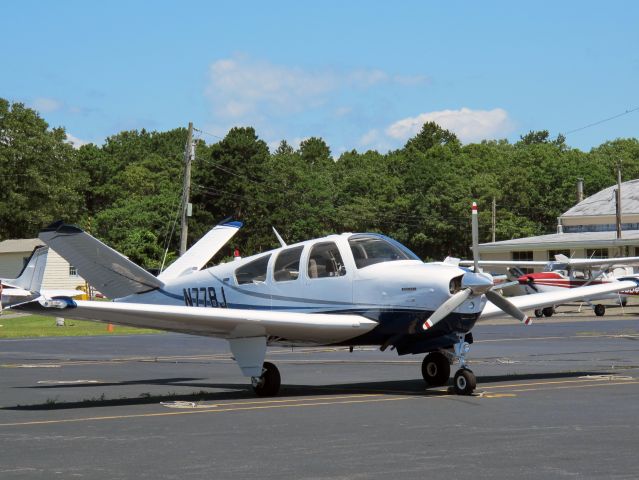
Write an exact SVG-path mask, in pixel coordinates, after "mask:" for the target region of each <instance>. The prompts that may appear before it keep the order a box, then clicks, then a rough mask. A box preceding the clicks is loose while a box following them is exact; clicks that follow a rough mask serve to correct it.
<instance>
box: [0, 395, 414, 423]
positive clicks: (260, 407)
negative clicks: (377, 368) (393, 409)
mask: <svg viewBox="0 0 639 480" xmlns="http://www.w3.org/2000/svg"><path fill="white" fill-rule="evenodd" d="M412 398H419V397H392V398H371V399H361V400H344V401H340V402H314V403H291V404H287V405H282V404H278V405H256V406H246V407H234V408H215V409H206V410H189V411H179V412H162V413H141V414H132V415H110V416H104V417H83V418H67V419H61V420H34V421H30V422H16V423H0V427H18V426H27V425H52V424H60V423H77V422H97V421H105V420H124V419H130V418H148V417H168V416H174V415H194V414H198V413H223V412H237V411H245V410H267V409H274V408H298V407H315V406H326V405H347V404H356V403H376V402H393V401H400V400H410V399H412Z"/></svg>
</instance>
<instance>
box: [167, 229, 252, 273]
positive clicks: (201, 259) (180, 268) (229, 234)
mask: <svg viewBox="0 0 639 480" xmlns="http://www.w3.org/2000/svg"><path fill="white" fill-rule="evenodd" d="M242 225H243V224H242V222H224V223H221V224H219V225H216V226H215V227H213V229H211V230H210V231H209V233H207V234H206V235H204V236H203V237H202V238H201V239H200V240H198V241H197V243H196V244H195V245H193V246H192V247H191V248H189V249H188V250H187V251H186V252H184V255H182V256H181V257H179V258H178V259H177V260H175V261H174V262H173V263H172V264H171V265H169V266H168V267H167V268H166V269H165V270H164V271H163V272H162V273H160V274H159V275H158V279H159V280H161V281H163V282H166V281H167V280H170V279H173V278H177V277H180V276H182V275H186V274H189V273H192V272H195V271H198V270H201V269H202V267H204V265H206V263H207V262H208V261H209V260H210V259H211V258H213V255H215V254H216V253H217V252H218V251H219V250H220V248H222V247H223V246H224V245H226V243H227V242H228V241H229V240H230V239H231V238H233V236H234V235H235V234H236V233H237V231H238V230H239V229H240V228H242Z"/></svg>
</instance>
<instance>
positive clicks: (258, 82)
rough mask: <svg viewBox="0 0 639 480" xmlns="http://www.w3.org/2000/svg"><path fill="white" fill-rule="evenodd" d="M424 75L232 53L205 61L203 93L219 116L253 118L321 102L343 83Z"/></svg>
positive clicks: (361, 85)
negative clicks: (308, 66) (326, 66)
mask: <svg viewBox="0 0 639 480" xmlns="http://www.w3.org/2000/svg"><path fill="white" fill-rule="evenodd" d="M424 81H426V78H425V77H421V76H415V77H402V76H392V75H390V74H388V73H386V72H384V71H382V70H379V69H357V70H351V71H347V72H339V71H336V70H331V69H315V70H305V69H302V68H299V67H289V66H284V65H275V64H273V63H270V62H267V61H260V60H254V59H251V58H249V57H247V56H239V55H238V56H234V57H232V58H225V59H221V60H218V61H216V62H214V63H212V64H211V66H210V67H209V82H208V85H207V87H206V90H205V94H206V96H207V97H208V98H209V99H210V100H211V102H212V105H213V109H214V112H215V113H216V114H217V115H219V116H220V117H223V118H226V119H242V118H247V117H250V118H251V120H252V121H254V120H255V118H256V117H260V116H269V117H272V116H274V115H290V114H292V113H297V112H301V111H304V110H307V109H309V108H318V107H322V106H324V105H325V104H326V103H327V102H328V101H329V100H330V99H331V95H336V94H338V93H339V92H340V91H343V90H346V89H367V88H372V87H375V86H379V85H382V84H397V85H402V86H405V85H409V84H415V83H421V82H424ZM341 108H347V107H341Z"/></svg>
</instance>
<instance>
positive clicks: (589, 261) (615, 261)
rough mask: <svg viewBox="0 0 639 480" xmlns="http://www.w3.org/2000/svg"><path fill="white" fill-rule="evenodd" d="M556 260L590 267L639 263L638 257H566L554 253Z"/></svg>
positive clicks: (575, 265)
mask: <svg viewBox="0 0 639 480" xmlns="http://www.w3.org/2000/svg"><path fill="white" fill-rule="evenodd" d="M555 258H556V259H557V261H558V262H563V263H567V264H569V265H570V266H572V267H590V266H597V265H602V266H607V267H612V266H615V265H619V266H626V265H639V257H616V258H568V257H566V256H565V255H555Z"/></svg>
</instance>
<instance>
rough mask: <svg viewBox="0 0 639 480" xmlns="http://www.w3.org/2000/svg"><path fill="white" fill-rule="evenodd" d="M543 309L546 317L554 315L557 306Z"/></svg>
mask: <svg viewBox="0 0 639 480" xmlns="http://www.w3.org/2000/svg"><path fill="white" fill-rule="evenodd" d="M541 311H542V313H543V314H544V317H552V314H553V313H555V307H546V308H544V309H542V310H541Z"/></svg>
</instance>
